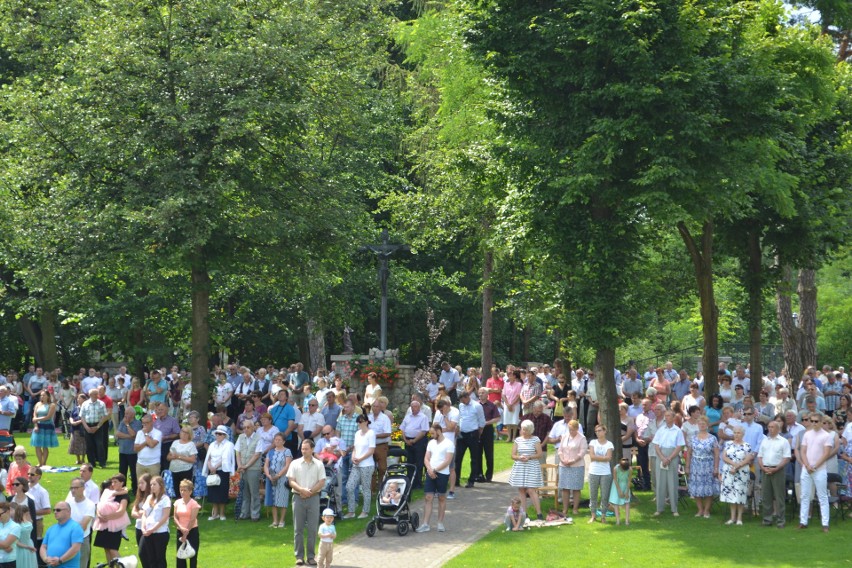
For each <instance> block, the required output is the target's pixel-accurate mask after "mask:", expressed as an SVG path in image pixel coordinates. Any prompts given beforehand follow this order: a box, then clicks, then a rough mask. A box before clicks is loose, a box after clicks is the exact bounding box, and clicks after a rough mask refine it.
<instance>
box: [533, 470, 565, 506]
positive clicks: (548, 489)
mask: <svg viewBox="0 0 852 568" xmlns="http://www.w3.org/2000/svg"><path fill="white" fill-rule="evenodd" d="M541 479H542V481H544V485H543V486H541V487H539V488H538V494H539V496H542V495H545V494H550V493H553V500H554V502H555V503H556V506H557V507H558V506H559V495H560V493H562V492H561V491H560V490H559V466H558V465H556V464H552V463H543V464H541Z"/></svg>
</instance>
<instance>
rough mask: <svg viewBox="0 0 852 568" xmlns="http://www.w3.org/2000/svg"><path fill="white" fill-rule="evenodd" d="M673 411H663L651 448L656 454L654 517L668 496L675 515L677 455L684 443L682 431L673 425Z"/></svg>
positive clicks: (661, 508) (657, 514)
mask: <svg viewBox="0 0 852 568" xmlns="http://www.w3.org/2000/svg"><path fill="white" fill-rule="evenodd" d="M674 419H675V416H674V412H672V411H671V410H667V411H666V413H665V421H666V423H665V425H664V426H661V427H659V428H657V432H656V433H655V434H654V440H653V441H652V442H651V448H652V451H653V452H654V454H655V455H656V456H657V465H656V467H657V475H656V482H657V485H656V487H654V491H655V492H656V495H657V512H656V513H654V516H655V517H659V516H660V515H661V514H662V513H663V509H664V508H665V506H666V498H667V497H668V500H669V506H670V507H671V509H672V515H673V516H675V517H677V516H678V512H677V469H678V465H679V457H680V453H681V451H683V447H684V446H685V445H686V443H685V442H684V439H683V431H681V429H680V428H678V427H677V426H675V423H674Z"/></svg>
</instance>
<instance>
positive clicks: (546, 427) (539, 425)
mask: <svg viewBox="0 0 852 568" xmlns="http://www.w3.org/2000/svg"><path fill="white" fill-rule="evenodd" d="M521 420H522V421H523V420H529V421H530V422H532V423H533V427H534V429H533V434H535V435H536V436H538V439H539V440H541V441H542V442H541V457H540V458H539V461H540V462H541V463H547V435H548V434H550V429H551V428H553V420H551V418H550V416H548V415H547V413H546V412H545V411H544V403H543V402H542V401H540V400H537V401H535V402H534V403H533V405H532V412H531V413H529V414H526V415H524V416H521Z"/></svg>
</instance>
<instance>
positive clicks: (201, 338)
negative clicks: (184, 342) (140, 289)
mask: <svg viewBox="0 0 852 568" xmlns="http://www.w3.org/2000/svg"><path fill="white" fill-rule="evenodd" d="M191 296H192V409H193V410H197V411H198V412H199V413H200V414H201V416H207V401H208V399H209V398H210V393H209V390H208V384H209V375H210V367H209V366H208V363H209V360H210V320H209V316H210V274H209V273H208V271H207V263H206V261H205V258H204V253H203V251H201V250H199V251H197V252H196V254H195V257H194V258H193V261H192V291H191Z"/></svg>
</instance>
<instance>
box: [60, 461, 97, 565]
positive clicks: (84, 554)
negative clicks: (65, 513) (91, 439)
mask: <svg viewBox="0 0 852 568" xmlns="http://www.w3.org/2000/svg"><path fill="white" fill-rule="evenodd" d="M85 489H86V482H85V481H83V479H82V478H81V477H75V478H74V479H72V480H71V489H70V492H69V494H70V495H71V498H70V499H66V500H65V502H66V503H68V506H69V507H71V520H72V521H74V522H76V523H77V524H78V525H80V526H81V527H83V545H82V546H81V547H80V566H81V568H86V567H87V566H88V565H89V557H90V556H91V553H92V521H93V520H94V519H95V502H93V501H92V500H91V499H88V498H86V492H85Z"/></svg>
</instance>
